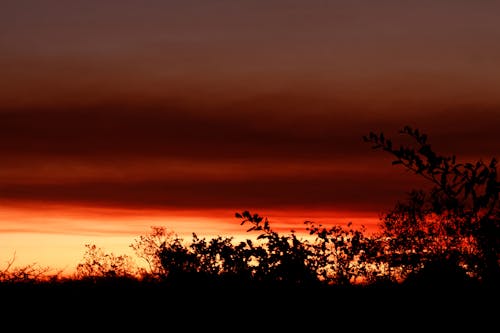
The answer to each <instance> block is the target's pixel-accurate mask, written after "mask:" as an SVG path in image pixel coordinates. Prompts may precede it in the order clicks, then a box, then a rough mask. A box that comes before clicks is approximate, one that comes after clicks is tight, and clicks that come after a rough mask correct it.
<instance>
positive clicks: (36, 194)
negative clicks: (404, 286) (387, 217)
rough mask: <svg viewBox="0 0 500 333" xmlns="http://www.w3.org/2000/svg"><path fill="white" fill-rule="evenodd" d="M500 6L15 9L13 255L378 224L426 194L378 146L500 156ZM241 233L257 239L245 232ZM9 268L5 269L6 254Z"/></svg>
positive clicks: (171, 4) (8, 75) (127, 4)
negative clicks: (167, 233) (416, 145)
mask: <svg viewBox="0 0 500 333" xmlns="http://www.w3.org/2000/svg"><path fill="white" fill-rule="evenodd" d="M499 10H500V4H499V3H498V2H494V1H484V2H481V3H479V2H472V1H457V0H453V1H452V0H443V1H425V0H424V1H422V0H421V1H405V2H401V1H395V0H394V1H376V2H375V1H320V0H312V1H307V2H304V1H291V0H290V1H285V0H276V1H272V2H266V3H258V2H255V1H250V0H248V1H247V0H242V1H237V2H235V1H229V0H219V1H201V0H198V1H196V0H188V1H158V0H149V1H142V2H140V3H139V2H134V1H126V0H122V1H105V2H103V1H71V2H67V1H56V0H50V1H43V2H40V1H34V0H31V1H30V0H24V1H23V0H21V1H4V2H3V3H2V11H1V13H0V48H1V50H2V52H0V69H1V72H2V75H1V79H0V156H1V163H0V217H1V219H0V260H3V261H4V262H6V261H7V260H9V259H10V258H11V257H12V255H13V253H14V251H15V252H16V261H17V262H19V263H20V264H21V263H30V262H33V261H37V262H39V263H41V264H44V265H51V266H57V267H65V268H67V267H74V266H76V264H77V261H78V260H79V259H80V258H81V256H82V255H83V252H84V250H85V249H84V244H85V243H87V242H94V243H96V244H97V245H100V246H102V247H103V248H104V249H110V250H113V251H115V252H117V253H121V252H127V251H128V248H127V246H128V245H129V244H130V243H131V242H132V240H133V239H134V237H136V236H138V235H140V234H143V233H147V232H148V231H149V227H150V226H151V225H164V226H168V227H171V228H172V229H174V231H176V232H178V233H180V234H183V235H187V236H188V238H189V234H190V232H198V233H200V234H206V235H216V234H237V233H238V232H239V231H240V232H241V231H242V230H241V228H240V226H239V224H238V221H237V220H236V219H235V218H234V217H233V216H234V213H235V212H236V211H242V210H245V209H249V210H251V211H255V212H258V213H261V214H263V215H266V216H270V217H271V222H273V221H275V223H276V225H277V226H279V228H282V229H283V230H288V229H292V228H293V229H300V228H301V227H302V222H303V221H304V220H307V219H313V220H317V221H319V222H322V223H324V224H328V223H347V222H348V221H353V222H355V223H358V224H368V225H369V227H370V228H372V229H373V227H374V226H375V223H376V222H377V220H378V216H379V214H380V213H381V212H382V211H385V210H387V209H390V208H391V207H392V206H393V204H394V203H395V201H396V200H398V199H404V195H405V193H406V192H407V191H408V190H410V189H411V188H412V187H415V186H419V185H421V184H420V183H419V182H418V179H417V178H415V177H413V176H411V175H409V174H408V173H406V172H405V171H404V170H400V169H398V168H397V167H393V166H391V163H390V162H391V159H390V157H389V156H384V155H383V154H382V153H380V152H373V151H371V150H370V147H369V145H367V144H366V143H363V141H362V139H361V137H362V136H363V135H365V134H367V133H368V132H369V131H372V130H374V131H384V132H386V134H388V135H390V136H396V135H397V131H398V129H400V128H401V127H402V126H404V125H411V126H414V127H417V128H420V129H421V130H423V131H424V132H426V133H427V134H429V137H430V140H431V142H433V143H434V145H435V148H436V149H437V150H438V151H440V152H443V153H450V154H451V153H454V154H457V156H458V157H459V159H464V160H470V159H472V160H473V159H477V158H483V159H490V158H491V157H493V156H498V147H499V146H500V139H499V137H498V130H497V129H498V128H499V127H500V95H499V94H498V91H500V44H499V43H498V40H500V23H499V21H498V13H499ZM242 232H243V234H244V230H243V231H242ZM0 264H1V263H0Z"/></svg>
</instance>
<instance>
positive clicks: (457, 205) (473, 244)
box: [364, 126, 500, 284]
mask: <svg viewBox="0 0 500 333" xmlns="http://www.w3.org/2000/svg"><path fill="white" fill-rule="evenodd" d="M400 133H401V134H403V135H405V136H408V137H409V138H411V139H412V142H413V144H410V145H399V146H397V147H396V145H394V144H393V141H392V140H390V139H388V138H386V137H385V136H384V134H383V133H374V132H370V133H369V135H368V136H364V140H365V141H366V142H368V143H371V144H372V148H373V149H380V150H383V151H385V152H388V153H389V154H391V155H392V156H394V157H395V160H394V161H393V162H392V163H393V164H394V165H402V166H403V167H405V168H406V169H408V170H410V171H412V172H414V173H415V174H417V175H420V176H422V177H423V178H425V179H426V180H428V181H429V182H430V184H432V188H431V190H429V191H413V192H412V193H411V195H410V198H409V200H408V202H406V203H398V204H397V205H396V207H395V209H394V210H393V211H392V212H391V213H389V214H387V216H386V217H385V219H384V220H383V224H382V227H383V230H384V234H385V236H387V237H388V238H389V239H391V243H390V244H389V245H390V247H391V250H392V251H390V252H391V253H392V259H391V260H389V264H390V265H391V266H392V267H394V266H395V267H398V268H399V269H400V272H401V273H403V275H404V274H405V273H406V272H408V271H415V270H419V269H421V268H422V267H426V266H427V267H435V265H432V264H430V261H440V262H446V263H448V264H449V263H450V262H452V263H455V264H457V265H458V266H460V267H462V268H463V269H465V270H466V271H467V272H468V274H469V275H471V276H473V277H476V278H477V279H478V280H480V281H481V282H483V283H485V284H498V281H499V278H500V265H499V248H500V207H499V192H500V184H499V182H498V178H497V160H496V159H495V158H492V159H491V161H489V162H484V161H482V160H479V161H477V162H475V163H458V162H457V159H456V157H455V156H442V155H439V154H437V153H436V152H434V150H433V149H432V147H431V145H430V144H429V143H428V141H427V135H425V134H423V133H421V132H420V131H419V130H418V129H413V128H412V127H410V126H406V127H404V128H403V129H402V130H401V131H400ZM394 254H399V255H394Z"/></svg>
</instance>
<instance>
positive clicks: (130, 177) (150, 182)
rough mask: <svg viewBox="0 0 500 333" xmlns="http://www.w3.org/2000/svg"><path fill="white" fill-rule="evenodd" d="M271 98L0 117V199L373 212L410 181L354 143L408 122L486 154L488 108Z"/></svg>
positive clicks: (492, 119) (499, 121)
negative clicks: (381, 107)
mask: <svg viewBox="0 0 500 333" xmlns="http://www.w3.org/2000/svg"><path fill="white" fill-rule="evenodd" d="M374 110H375V109H374V108H373V107H367V108H366V110H363V109H361V108H359V107H358V108H354V107H353V106H348V105H344V106H342V105H333V104H332V105H328V104H324V103H323V104H322V103H321V101H319V100H314V99H311V100H307V99H305V100H304V99H298V98H296V97H295V98H294V97H293V96H283V95H281V96H276V98H275V99H272V100H269V99H268V98H265V99H263V100H262V99H255V100H247V101H245V103H243V102H241V103H232V104H220V105H212V106H207V105H203V104H200V105H199V106H198V107H196V105H193V103H191V104H190V103H185V104H184V105H183V104H180V103H172V104H171V105H169V104H164V105H156V106H154V107H152V106H151V105H149V106H142V107H141V106H140V105H135V106H134V105H129V106H126V107H124V106H121V107H120V106H117V105H102V106H99V107H96V106H94V107H89V108H83V107H75V106H73V107H67V108H62V107H60V108H57V109H36V110H33V109H24V110H20V109H17V110H11V111H8V110H3V111H2V112H0V153H1V155H2V157H3V160H4V163H3V165H2V166H0V177H1V178H2V184H1V187H0V197H1V198H2V199H3V200H18V201H23V200H26V201H33V200H35V201H36V200H39V201H47V202H66V203H71V204H75V203H76V204H86V205H89V204H90V205H99V206H116V207H121V206H127V207H137V208H141V207H148V208H162V207H163V208H172V209H174V208H182V209H199V208H203V209H211V208H213V209H219V208H227V209H231V210H235V209H239V208H245V207H260V208H270V209H272V208H280V209H283V208H287V207H289V208H294V209H297V208H303V209H334V210H342V211H352V210H356V211H380V210H383V209H387V208H389V207H390V206H391V205H392V203H393V202H394V201H395V200H397V199H398V198H404V194H405V193H406V192H407V191H408V190H409V189H411V188H412V187H414V186H417V185H418V186H420V183H418V182H417V181H416V178H415V177H412V176H411V175H409V174H405V172H404V170H401V169H400V168H397V167H394V166H391V164H390V162H391V159H390V157H389V156H386V155H384V153H381V152H374V151H372V150H371V149H370V146H369V145H368V144H366V143H364V142H363V140H362V136H363V135H365V134H368V132H369V131H371V130H374V131H384V132H385V133H386V135H388V136H393V138H394V139H395V141H397V137H398V134H397V132H398V130H399V129H400V128H401V127H402V126H404V125H406V124H409V125H411V126H414V127H418V128H420V129H421V130H423V131H424V132H427V133H428V135H429V137H430V140H431V142H433V143H434V144H435V147H436V149H438V151H439V152H441V151H442V152H444V153H447V154H448V153H449V154H452V153H454V154H457V156H458V157H459V158H465V159H470V158H490V157H493V156H496V155H495V154H496V153H498V147H499V146H500V139H499V137H498V135H497V132H496V129H497V128H498V127H499V126H500V118H499V117H496V115H497V114H498V109H494V108H491V107H465V106H454V107H453V108H452V107H449V108H442V109H439V110H435V109H431V110H425V109H423V110H421V111H420V112H418V111H417V110H415V109H412V108H408V109H407V111H406V112H405V109H404V108H401V110H399V111H395V110H391V112H383V111H380V112H379V113H377V112H374Z"/></svg>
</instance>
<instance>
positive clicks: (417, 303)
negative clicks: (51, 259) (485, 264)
mask: <svg viewBox="0 0 500 333" xmlns="http://www.w3.org/2000/svg"><path fill="white" fill-rule="evenodd" d="M499 296H500V293H499V290H498V289H496V288H481V287H462V288H457V287H449V288H447V287H446V286H440V287H428V286H427V287H411V288H410V287H398V286H377V287H361V286H354V287H353V286H351V287H297V286H279V285H267V286H241V285H240V286H230V285H227V286H224V285H203V286H196V285H161V284H148V283H143V284H141V283H131V282H127V283H123V282H116V281H108V282H105V283H102V282H101V283H96V284H93V283H55V284H8V283H7V284H0V302H1V305H2V309H1V312H0V315H1V318H3V320H4V322H5V323H9V322H14V323H16V324H17V325H20V326H18V327H19V328H22V331H28V327H29V326H30V327H31V326H32V329H33V328H34V329H37V330H39V329H43V328H49V329H53V330H59V331H61V329H57V328H63V329H62V331H68V332H73V331H75V330H78V331H79V330H80V329H81V330H83V331H84V330H90V329H92V330H95V329H97V330H98V331H102V330H108V331H109V330H111V331H113V332H114V331H118V330H126V331H138V332H145V331H149V330H150V329H153V328H155V329H156V328H160V330H161V331H166V332H169V331H175V332H178V331H181V332H191V331H193V332H195V331H200V330H208V331H213V330H215V331H231V332H239V331H243V332H250V331H256V332H261V331H264V332H266V331H279V332H285V331H293V332H296V331H304V330H305V331H307V332H311V331H314V330H316V331H317V330H319V329H321V330H324V331H326V332H339V331H344V330H349V331H376V332H378V331H381V330H382V331H398V332H407V331H411V332H415V331H423V330H425V331H429V330H433V331H434V330H436V329H439V330H443V331H445V332H451V331H457V330H458V331H460V332H467V331H472V332H493V331H498V327H499V322H500V321H499V320H500V305H499V304H500V297H499ZM15 318H21V320H19V319H15ZM68 325H69V326H68ZM69 327H71V328H69ZM172 327H177V328H176V329H175V330H173V329H172ZM64 328H67V329H64ZM168 328H170V329H168ZM305 328H307V329H305ZM23 329H24V330H23ZM30 330H31V329H30ZM44 331H45V330H44Z"/></svg>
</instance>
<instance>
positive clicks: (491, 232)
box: [0, 126, 500, 287]
mask: <svg viewBox="0 0 500 333" xmlns="http://www.w3.org/2000/svg"><path fill="white" fill-rule="evenodd" d="M401 134H403V135H405V136H408V137H409V138H411V139H412V141H411V142H412V144H410V145H399V146H396V145H395V144H393V142H392V140H390V139H388V138H386V137H385V136H384V134H383V133H370V134H369V135H367V136H366V137H364V140H365V141H366V142H367V143H370V144H371V145H372V148H373V149H378V150H382V151H385V152H387V153H389V154H391V155H392V156H393V157H394V161H393V164H394V165H402V166H403V167H405V168H406V169H408V170H410V171H412V172H414V173H415V174H417V175H420V176H421V177H423V178H425V179H426V180H427V181H429V183H430V185H432V186H431V187H430V189H429V190H413V191H411V192H410V193H409V196H408V198H406V199H405V200H403V201H401V202H398V203H397V204H396V205H395V207H394V208H393V209H392V210H391V211H390V212H389V213H387V214H385V215H384V216H383V217H382V218H381V221H380V231H379V232H378V233H375V234H367V232H366V231H365V229H364V228H361V229H354V228H352V225H350V224H349V225H347V226H333V227H325V226H322V225H317V224H315V223H314V222H305V224H306V226H305V227H306V230H307V232H308V233H309V236H308V237H299V236H298V235H297V234H296V233H295V232H293V231H290V233H288V234H280V233H278V232H276V231H274V230H273V228H272V226H271V223H270V221H269V220H268V219H267V218H265V217H263V216H260V215H259V214H255V213H251V212H249V211H243V212H239V213H236V217H237V218H238V219H239V220H240V223H241V225H243V226H246V227H247V231H248V232H250V233H252V235H255V237H254V239H253V240H251V239H247V240H246V241H241V242H234V240H233V238H231V237H220V236H219V237H216V238H212V239H206V238H199V237H198V236H197V235H196V234H193V237H192V239H191V241H190V242H186V241H185V240H183V239H181V238H179V237H178V236H176V235H175V234H174V233H173V232H172V231H169V230H167V229H165V228H163V227H153V228H152V230H151V232H150V233H149V234H146V235H142V236H139V237H138V238H137V239H136V240H135V241H134V243H133V244H131V245H130V246H131V248H132V249H133V250H134V253H135V254H136V256H137V258H135V259H134V258H132V257H130V256H127V255H115V254H113V253H106V252H104V251H103V250H102V249H100V248H98V247H96V246H95V245H92V244H88V245H86V252H85V255H84V257H83V259H82V261H81V262H80V263H79V264H78V266H77V267H76V274H75V276H74V277H72V278H63V277H61V274H60V273H55V274H48V272H49V269H46V268H39V267H36V266H33V265H30V266H27V267H23V268H15V269H14V268H12V267H11V266H12V263H9V265H8V267H7V268H6V269H4V270H3V271H1V272H0V280H1V282H2V284H9V283H19V282H23V283H62V282H68V280H69V281H70V282H73V283H86V284H98V283H104V284H105V283H109V282H112V283H130V284H133V283H137V284H148V283H149V284H161V285H164V286H180V285H183V286H237V287H241V286H278V285H279V286H314V287H329V286H439V287H445V286H453V287H457V286H460V287H468V286H471V287H475V286H486V287H491V286H494V287H496V286H499V285H500V257H499V248H500V205H499V193H500V184H499V182H498V178H497V161H496V160H495V159H492V160H491V161H489V162H484V161H481V160H480V161H477V162H475V163H459V162H458V161H457V159H456V157H455V156H441V155H439V154H437V153H436V152H434V150H433V149H432V147H431V145H430V144H429V143H428V141H427V136H426V135H425V134H422V133H420V132H419V130H417V129H413V128H411V127H408V126H407V127H405V128H403V129H402V130H401ZM137 260H140V261H142V263H143V264H144V265H140V266H138V265H137V264H136V263H137Z"/></svg>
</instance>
